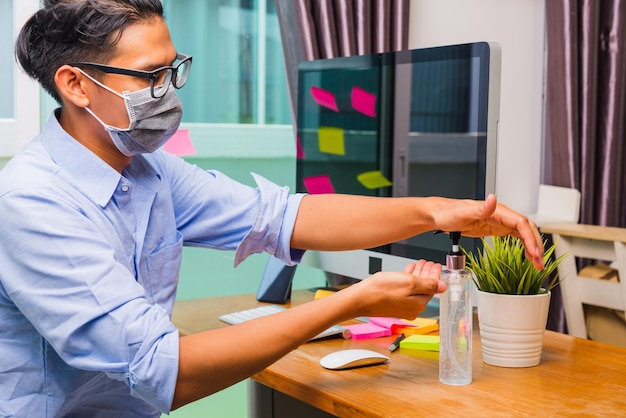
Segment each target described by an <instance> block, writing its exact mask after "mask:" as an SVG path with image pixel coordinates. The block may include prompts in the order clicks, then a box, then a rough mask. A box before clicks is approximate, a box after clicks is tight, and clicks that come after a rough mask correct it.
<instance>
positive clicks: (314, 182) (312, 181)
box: [302, 174, 335, 194]
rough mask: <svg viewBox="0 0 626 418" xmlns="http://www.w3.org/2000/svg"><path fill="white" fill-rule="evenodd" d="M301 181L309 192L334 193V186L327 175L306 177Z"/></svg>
mask: <svg viewBox="0 0 626 418" xmlns="http://www.w3.org/2000/svg"><path fill="white" fill-rule="evenodd" d="M302 182H303V183H304V187H306V190H307V191H308V192H309V193H310V194H322V193H335V188H334V187H333V184H332V182H331V181H330V176H328V175H325V174H323V175H319V176H310V177H306V178H304V179H303V180H302Z"/></svg>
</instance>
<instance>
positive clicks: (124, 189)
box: [122, 184, 130, 192]
mask: <svg viewBox="0 0 626 418" xmlns="http://www.w3.org/2000/svg"><path fill="white" fill-rule="evenodd" d="M128 189H130V187H128V185H127V184H123V185H122V191H123V192H127V191H128Z"/></svg>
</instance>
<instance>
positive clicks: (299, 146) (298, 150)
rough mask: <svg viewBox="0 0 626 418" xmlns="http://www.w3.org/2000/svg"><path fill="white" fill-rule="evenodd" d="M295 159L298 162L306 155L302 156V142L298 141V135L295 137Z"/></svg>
mask: <svg viewBox="0 0 626 418" xmlns="http://www.w3.org/2000/svg"><path fill="white" fill-rule="evenodd" d="M296 158H297V159H299V160H304V159H305V158H306V155H304V149H303V148H302V142H301V141H300V135H298V136H296Z"/></svg>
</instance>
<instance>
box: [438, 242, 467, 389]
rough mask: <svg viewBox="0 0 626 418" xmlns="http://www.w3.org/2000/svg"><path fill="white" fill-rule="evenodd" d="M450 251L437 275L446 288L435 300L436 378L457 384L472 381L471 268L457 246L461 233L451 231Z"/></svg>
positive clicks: (443, 381)
mask: <svg viewBox="0 0 626 418" xmlns="http://www.w3.org/2000/svg"><path fill="white" fill-rule="evenodd" d="M450 237H451V238H452V252H451V253H450V254H448V255H447V256H446V268H445V269H444V270H443V271H442V273H441V279H442V280H443V281H445V282H446V284H447V285H448V289H447V290H446V291H445V292H444V293H442V294H441V295H440V302H439V337H440V347H439V381H440V382H441V383H445V384H447V385H454V386H461V385H467V384H469V383H471V382H472V303H471V299H470V283H471V278H472V276H471V272H470V271H468V270H466V269H465V255H464V254H463V253H462V252H461V251H460V249H459V239H460V237H461V234H460V233H458V232H452V233H451V234H450Z"/></svg>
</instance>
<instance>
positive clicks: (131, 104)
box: [79, 69, 183, 157]
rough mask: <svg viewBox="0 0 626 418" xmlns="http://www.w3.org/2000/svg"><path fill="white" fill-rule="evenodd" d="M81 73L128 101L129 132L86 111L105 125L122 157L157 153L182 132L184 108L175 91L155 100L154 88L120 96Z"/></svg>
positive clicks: (98, 83) (118, 94) (126, 102)
mask: <svg viewBox="0 0 626 418" xmlns="http://www.w3.org/2000/svg"><path fill="white" fill-rule="evenodd" d="M79 71H80V72H81V73H83V74H84V75H85V76H86V77H87V78H89V79H90V80H91V81H93V82H94V83H96V84H97V85H99V86H100V87H102V88H104V89H106V90H108V91H110V92H111V93H113V94H115V95H117V96H119V97H121V98H122V99H124V103H125V104H126V112H127V113H128V120H129V121H130V123H129V125H128V128H126V129H122V128H116V127H115V126H111V125H107V124H106V123H104V122H103V121H102V120H101V119H100V118H99V117H98V116H96V114H95V113H94V112H93V111H92V110H91V109H89V107H85V110H86V111H87V112H89V113H90V114H91V115H92V116H93V117H94V118H96V120H97V121H98V122H100V124H102V126H103V127H104V129H105V130H106V131H107V132H108V133H109V135H110V136H111V139H112V140H113V143H114V144H115V146H116V147H117V149H118V150H119V151H120V152H121V153H122V154H124V155H126V156H128V157H132V156H133V155H137V154H141V153H150V152H154V151H156V150H157V149H159V148H160V147H161V146H162V145H163V144H165V143H166V142H167V141H168V139H170V138H171V137H172V135H174V133H175V132H176V130H178V127H179V126H180V121H181V119H182V117H183V105H182V103H181V102H180V100H179V99H178V96H177V95H176V91H175V90H174V89H171V88H170V89H168V91H167V93H165V95H164V96H163V97H160V98H157V99H155V98H154V97H152V94H151V92H150V87H148V88H145V89H142V90H138V91H134V92H128V91H125V92H124V94H120V93H118V92H116V91H115V90H113V89H111V88H109V87H107V86H105V85H104V84H102V83H100V82H99V81H97V80H95V79H94V78H93V77H91V76H90V75H89V74H87V73H85V72H84V71H83V70H80V69H79Z"/></svg>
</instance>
